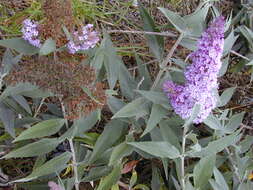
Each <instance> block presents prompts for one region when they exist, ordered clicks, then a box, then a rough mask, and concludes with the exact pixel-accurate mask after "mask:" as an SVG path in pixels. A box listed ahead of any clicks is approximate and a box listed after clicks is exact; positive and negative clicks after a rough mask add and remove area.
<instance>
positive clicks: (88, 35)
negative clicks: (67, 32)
mask: <svg viewBox="0 0 253 190" xmlns="http://www.w3.org/2000/svg"><path fill="white" fill-rule="evenodd" d="M92 29H93V25H92V24H87V25H86V26H84V27H83V28H82V32H81V34H79V33H78V32H74V34H73V41H72V40H71V41H69V42H68V44H67V47H68V49H69V52H70V53H72V54H74V53H76V52H77V51H79V50H87V49H90V48H94V47H95V45H96V44H97V43H98V41H99V37H98V33H97V32H96V31H93V30H92Z"/></svg>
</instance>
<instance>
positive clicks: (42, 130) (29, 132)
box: [13, 119, 65, 142]
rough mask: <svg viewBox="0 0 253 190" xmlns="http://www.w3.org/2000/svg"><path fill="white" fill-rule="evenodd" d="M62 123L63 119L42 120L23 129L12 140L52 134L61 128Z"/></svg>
mask: <svg viewBox="0 0 253 190" xmlns="http://www.w3.org/2000/svg"><path fill="white" fill-rule="evenodd" d="M64 123H65V119H50V120H47V121H42V122H40V123H38V124H36V125H34V126H32V127H30V128H28V129H26V130H25V131H23V132H22V133H21V134H20V135H19V136H18V137H17V138H16V139H15V140H14V141H13V142H17V141H22V140H26V139H35V138H40V137H45V136H50V135H53V134H55V133H57V132H58V131H59V130H60V129H61V128H62V126H63V125H64Z"/></svg>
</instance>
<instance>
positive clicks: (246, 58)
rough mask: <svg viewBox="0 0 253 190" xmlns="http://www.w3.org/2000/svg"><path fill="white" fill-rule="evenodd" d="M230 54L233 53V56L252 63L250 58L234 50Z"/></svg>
mask: <svg viewBox="0 0 253 190" xmlns="http://www.w3.org/2000/svg"><path fill="white" fill-rule="evenodd" d="M230 52H231V53H232V54H235V55H237V56H238V57H241V58H243V59H245V60H247V61H250V59H249V58H248V57H245V56H243V55H241V54H240V53H237V52H236V51H234V50H231V51H230Z"/></svg>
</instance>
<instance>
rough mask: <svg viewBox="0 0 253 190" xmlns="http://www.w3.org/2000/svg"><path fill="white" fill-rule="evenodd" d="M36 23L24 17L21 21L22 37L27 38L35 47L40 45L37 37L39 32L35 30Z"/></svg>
mask: <svg viewBox="0 0 253 190" xmlns="http://www.w3.org/2000/svg"><path fill="white" fill-rule="evenodd" d="M37 27H38V24H37V23H36V22H33V21H32V20H30V19H25V20H24V21H23V28H22V33H23V38H24V39H25V40H27V41H28V42H29V43H30V44H31V45H33V46H35V47H40V46H41V43H40V40H39V39H38V36H39V32H38V30H37Z"/></svg>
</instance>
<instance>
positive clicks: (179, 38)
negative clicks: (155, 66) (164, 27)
mask: <svg viewBox="0 0 253 190" xmlns="http://www.w3.org/2000/svg"><path fill="white" fill-rule="evenodd" d="M183 37H184V34H183V33H181V34H180V36H179V37H178V39H177V41H176V42H175V44H174V45H173V46H172V48H171V49H170V52H169V53H168V55H167V57H166V58H165V59H164V60H163V62H162V63H161V66H160V67H161V69H160V71H159V72H158V75H157V77H156V79H155V82H154V84H153V85H152V87H151V90H153V89H154V88H155V87H156V86H157V85H158V83H159V81H160V79H161V77H162V75H163V73H164V71H165V67H166V66H167V63H168V62H169V61H170V59H171V57H172V56H173V54H174V52H175V50H176V49H177V46H178V45H179V43H180V42H181V41H182V39H183Z"/></svg>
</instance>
